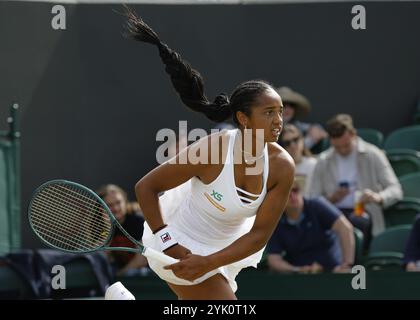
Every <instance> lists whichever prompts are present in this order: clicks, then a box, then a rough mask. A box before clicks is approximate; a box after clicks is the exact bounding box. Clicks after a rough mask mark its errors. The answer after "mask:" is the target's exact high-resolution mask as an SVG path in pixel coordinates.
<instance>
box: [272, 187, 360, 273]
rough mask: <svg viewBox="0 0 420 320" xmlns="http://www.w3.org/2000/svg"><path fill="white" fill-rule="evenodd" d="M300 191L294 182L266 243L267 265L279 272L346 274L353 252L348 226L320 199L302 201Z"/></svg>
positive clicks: (349, 227) (332, 207)
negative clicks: (282, 211) (331, 272)
mask: <svg viewBox="0 0 420 320" xmlns="http://www.w3.org/2000/svg"><path fill="white" fill-rule="evenodd" d="M300 188H301V186H300V184H299V183H298V181H297V180H295V183H294V185H293V187H292V190H291V192H290V195H289V201H288V203H287V205H286V209H285V212H284V215H283V216H282V218H281V219H280V222H279V224H278V225H277V228H276V230H275V231H274V233H273V236H272V237H271V239H270V241H269V242H268V246H267V252H268V265H269V266H270V268H271V269H272V270H275V271H279V272H302V273H317V272H321V271H324V270H325V271H334V272H349V271H350V269H351V267H352V265H353V263H354V252H355V243H354V235H353V227H352V225H351V224H350V222H348V220H347V219H346V218H345V217H344V216H343V215H342V213H341V212H340V211H339V210H338V209H337V208H335V207H334V206H333V205H331V204H330V203H329V202H328V201H326V200H325V199H324V198H322V197H320V198H317V199H305V198H304V197H303V196H302V193H301V191H300ZM337 236H338V239H337ZM338 240H339V241H338ZM283 253H285V255H284V256H282V254H283Z"/></svg>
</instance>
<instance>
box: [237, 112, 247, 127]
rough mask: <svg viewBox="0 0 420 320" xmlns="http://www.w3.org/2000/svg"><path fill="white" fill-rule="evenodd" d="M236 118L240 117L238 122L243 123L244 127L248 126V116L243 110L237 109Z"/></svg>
mask: <svg viewBox="0 0 420 320" xmlns="http://www.w3.org/2000/svg"><path fill="white" fill-rule="evenodd" d="M236 119H238V122H239V123H240V124H241V126H242V127H244V128H245V127H247V124H248V121H249V120H248V116H247V115H246V114H245V113H243V112H242V111H236Z"/></svg>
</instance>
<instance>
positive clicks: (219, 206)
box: [204, 190, 226, 212]
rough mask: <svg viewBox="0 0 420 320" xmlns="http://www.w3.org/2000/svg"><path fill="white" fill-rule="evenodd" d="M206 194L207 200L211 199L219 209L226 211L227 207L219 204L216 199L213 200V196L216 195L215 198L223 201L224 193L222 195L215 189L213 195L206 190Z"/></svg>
mask: <svg viewBox="0 0 420 320" xmlns="http://www.w3.org/2000/svg"><path fill="white" fill-rule="evenodd" d="M204 195H205V196H206V198H207V200H209V201H210V203H211V204H212V205H213V206H215V207H216V208H217V209H219V210H220V211H222V212H225V211H226V208H225V207H223V206H221V205H220V204H218V203H217V202H216V201H214V200H213V198H212V196H213V197H214V199H216V200H217V201H221V200H222V197H223V195H221V194H220V193H218V192H216V191H214V190H213V193H212V194H211V196H210V195H209V194H208V193H207V192H204Z"/></svg>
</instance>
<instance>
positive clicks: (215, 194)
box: [211, 190, 223, 201]
mask: <svg viewBox="0 0 420 320" xmlns="http://www.w3.org/2000/svg"><path fill="white" fill-rule="evenodd" d="M211 196H212V197H213V198H214V199H216V200H217V201H222V198H223V195H222V194H220V193H218V192H216V191H214V190H213V192H212V194H211Z"/></svg>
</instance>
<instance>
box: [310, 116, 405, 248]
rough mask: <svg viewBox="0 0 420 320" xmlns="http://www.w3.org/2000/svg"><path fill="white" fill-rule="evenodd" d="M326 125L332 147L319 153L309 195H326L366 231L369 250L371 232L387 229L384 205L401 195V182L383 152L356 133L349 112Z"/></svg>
mask: <svg viewBox="0 0 420 320" xmlns="http://www.w3.org/2000/svg"><path fill="white" fill-rule="evenodd" d="M326 129H327V132H328V134H329V136H330V143H331V146H332V147H331V148H329V149H328V150H325V151H324V152H322V153H321V154H320V155H319V157H318V162H317V164H316V166H315V169H314V172H313V175H312V180H311V185H310V187H309V190H310V196H311V197H317V196H324V197H325V198H327V199H328V200H329V201H331V202H332V203H333V204H334V205H335V206H336V207H337V208H339V209H340V210H341V211H342V212H343V213H344V214H345V215H346V217H347V218H348V219H349V220H350V222H351V223H352V224H353V225H354V226H355V227H356V228H358V229H360V230H361V231H362V232H363V235H364V242H363V248H364V251H366V250H367V249H368V246H369V243H370V240H371V237H372V234H373V235H374V236H375V235H377V234H379V233H380V232H382V231H383V230H384V229H385V222H384V216H383V212H382V208H384V207H388V206H390V205H392V204H394V203H395V202H397V201H398V200H400V199H401V198H402V190H401V185H400V184H399V182H398V179H397V177H396V176H395V173H394V171H393V170H392V167H391V165H390V163H389V161H388V159H387V158H386V156H385V154H384V152H383V151H382V150H380V149H378V148H377V147H376V146H375V145H373V144H370V143H367V142H366V141H364V140H362V139H361V138H360V137H358V136H357V131H356V129H355V128H354V126H353V120H352V118H351V116H350V115H347V114H339V115H336V116H335V117H333V118H332V119H331V120H329V121H328V123H327V126H326ZM357 194H360V197H359V199H357V197H356V195H357ZM356 200H357V201H356ZM356 202H360V204H361V205H362V206H363V208H361V207H360V206H355V204H356ZM355 208H356V209H357V210H355Z"/></svg>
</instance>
